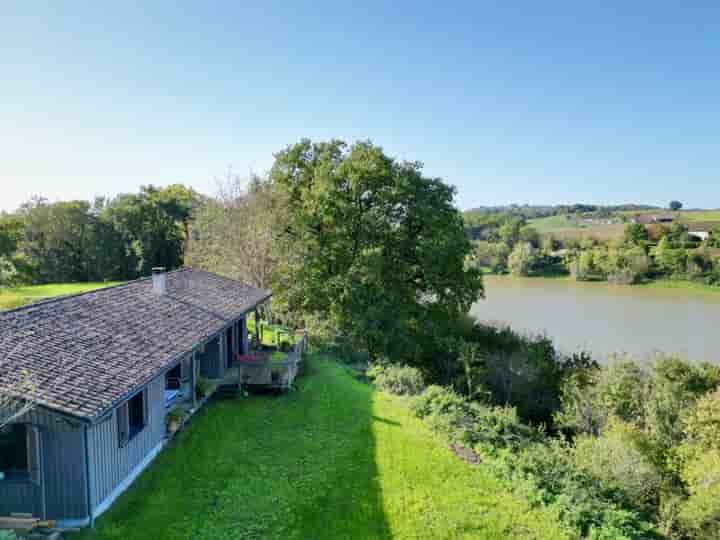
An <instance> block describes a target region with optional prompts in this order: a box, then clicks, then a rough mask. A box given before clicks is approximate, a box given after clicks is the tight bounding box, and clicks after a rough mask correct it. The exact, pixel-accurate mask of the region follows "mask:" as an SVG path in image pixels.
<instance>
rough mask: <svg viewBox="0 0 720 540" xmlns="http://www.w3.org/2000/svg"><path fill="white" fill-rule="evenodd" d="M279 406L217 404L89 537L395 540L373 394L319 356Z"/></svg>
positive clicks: (262, 400) (255, 401)
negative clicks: (378, 462) (377, 441)
mask: <svg viewBox="0 0 720 540" xmlns="http://www.w3.org/2000/svg"><path fill="white" fill-rule="evenodd" d="M308 364H309V365H308V366H307V369H306V372H305V375H304V376H303V378H302V379H300V380H299V381H298V384H297V388H296V389H295V390H293V391H290V392H289V393H287V394H285V395H283V396H280V397H271V396H251V397H249V398H247V399H237V400H226V401H219V402H213V403H212V404H210V405H209V406H208V407H207V408H206V409H205V410H204V411H201V412H200V413H199V414H198V415H197V417H196V418H195V419H194V421H193V423H192V424H191V426H190V427H189V428H188V429H187V430H186V431H184V432H183V433H181V434H180V435H179V436H178V438H177V439H176V441H177V442H176V444H174V445H173V446H172V447H171V448H168V449H167V450H166V451H165V452H163V453H162V454H161V455H160V456H159V457H158V458H157V460H156V461H155V463H154V464H153V465H152V466H151V467H150V468H149V469H148V470H147V471H146V472H145V473H144V474H143V475H142V476H141V477H140V478H139V479H138V481H137V482H136V484H135V485H134V486H133V487H132V488H131V489H130V490H129V491H128V492H127V493H126V494H125V495H123V496H122V497H121V498H120V500H119V501H118V502H117V503H116V504H115V506H114V507H113V508H112V509H111V510H110V511H109V512H108V513H107V514H106V515H104V516H103V517H102V518H100V520H99V521H98V526H97V529H96V530H94V531H83V532H82V533H80V535H79V537H80V538H98V539H105V538H107V539H110V538H113V539H114V538H118V539H119V538H152V539H153V540H160V539H164V538H172V539H182V538H188V539H206V538H257V539H261V538H262V539H265V538H268V539H270V538H284V539H298V540H299V539H303V540H304V539H309V538H312V539H317V540H322V539H337V538H363V539H373V538H390V537H391V534H390V528H389V525H388V523H387V520H386V516H385V513H384V508H383V499H382V494H381V491H380V486H379V483H378V477H379V472H378V469H377V466H376V462H375V451H376V445H375V440H374V435H373V428H372V424H373V422H374V421H380V422H384V423H388V424H393V425H395V424H396V423H395V422H393V421H390V420H386V419H382V418H375V417H374V416H373V412H372V389H371V388H370V387H368V386H366V385H363V384H361V383H360V382H358V381H357V380H355V379H354V378H353V377H352V376H351V375H350V374H349V373H347V372H346V371H345V370H343V369H342V368H340V367H338V366H337V365H335V364H333V363H330V362H327V361H325V360H322V359H320V358H313V359H311V360H310V362H309V363H308Z"/></svg>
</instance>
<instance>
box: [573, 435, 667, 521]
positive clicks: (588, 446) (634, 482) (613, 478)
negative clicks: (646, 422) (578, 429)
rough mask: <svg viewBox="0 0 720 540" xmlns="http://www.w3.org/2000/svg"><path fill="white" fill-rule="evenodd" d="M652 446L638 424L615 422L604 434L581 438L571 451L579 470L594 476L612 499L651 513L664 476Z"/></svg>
mask: <svg viewBox="0 0 720 540" xmlns="http://www.w3.org/2000/svg"><path fill="white" fill-rule="evenodd" d="M649 447H650V444H649V442H648V441H647V439H646V438H645V436H644V435H643V434H642V433H641V432H640V431H639V430H638V429H637V428H636V427H634V426H632V425H631V424H627V423H623V422H612V423H611V424H610V425H609V426H608V428H607V429H606V430H605V432H604V433H603V434H602V436H601V437H593V436H588V435H583V436H581V437H578V438H577V439H576V441H575V446H574V448H573V451H572V454H573V459H574V460H575V465H576V467H577V468H578V470H580V471H582V472H584V473H586V474H587V475H588V476H590V477H592V478H593V479H595V480H596V481H597V482H598V485H599V486H601V489H602V490H603V491H604V492H605V493H607V494H608V497H609V498H611V499H616V500H617V501H618V502H620V503H622V504H623V505H624V506H627V507H635V508H637V509H640V510H643V511H645V512H651V511H652V510H653V509H654V508H656V507H657V505H658V502H659V499H658V497H659V494H660V488H661V486H662V475H661V473H660V471H659V470H658V469H657V468H656V467H655V465H654V463H653V462H652V460H651V459H650V457H649V455H650V450H649Z"/></svg>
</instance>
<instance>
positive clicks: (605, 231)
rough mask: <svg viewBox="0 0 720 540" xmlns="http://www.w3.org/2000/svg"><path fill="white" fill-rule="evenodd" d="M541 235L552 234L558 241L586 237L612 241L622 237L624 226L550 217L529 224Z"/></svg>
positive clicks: (534, 220) (564, 217)
mask: <svg viewBox="0 0 720 540" xmlns="http://www.w3.org/2000/svg"><path fill="white" fill-rule="evenodd" d="M528 223H529V224H530V225H531V226H532V227H534V228H535V229H536V230H537V231H538V232H539V233H540V234H552V235H553V236H554V237H556V238H558V239H564V240H569V239H571V238H576V239H582V238H586V237H588V238H589V237H592V238H596V239H598V240H611V239H614V238H618V237H620V236H622V234H623V231H624V225H623V224H621V223H614V224H610V225H607V224H599V225H594V224H588V223H584V222H582V221H580V220H577V219H568V218H567V217H566V216H549V217H545V218H538V219H531V220H530V221H529V222H528Z"/></svg>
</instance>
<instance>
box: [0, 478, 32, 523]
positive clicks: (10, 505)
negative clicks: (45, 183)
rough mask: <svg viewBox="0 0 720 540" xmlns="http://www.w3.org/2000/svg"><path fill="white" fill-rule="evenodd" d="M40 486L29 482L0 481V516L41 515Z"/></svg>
mask: <svg viewBox="0 0 720 540" xmlns="http://www.w3.org/2000/svg"><path fill="white" fill-rule="evenodd" d="M40 497H41V493H40V486H38V485H35V484H32V483H30V482H9V481H7V480H0V516H9V515H10V514H12V513H14V512H17V513H20V514H26V513H29V514H32V515H33V516H38V517H40V516H41V515H42V500H41V498H40Z"/></svg>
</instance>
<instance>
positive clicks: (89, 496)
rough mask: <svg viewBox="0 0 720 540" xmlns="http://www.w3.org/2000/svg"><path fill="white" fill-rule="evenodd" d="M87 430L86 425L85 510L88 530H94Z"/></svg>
mask: <svg viewBox="0 0 720 540" xmlns="http://www.w3.org/2000/svg"><path fill="white" fill-rule="evenodd" d="M89 431H90V430H89V428H88V426H87V425H86V426H85V492H86V494H87V508H88V518H89V519H90V528H91V529H94V528H95V516H94V515H93V509H92V493H91V489H90V488H91V486H92V482H91V481H90V470H91V467H90V437H89V435H88V433H89Z"/></svg>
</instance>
